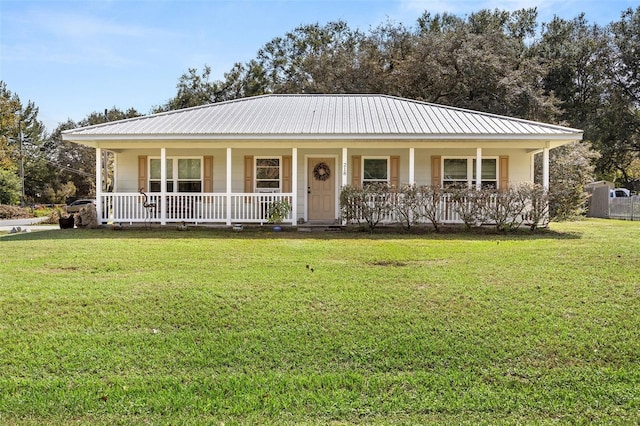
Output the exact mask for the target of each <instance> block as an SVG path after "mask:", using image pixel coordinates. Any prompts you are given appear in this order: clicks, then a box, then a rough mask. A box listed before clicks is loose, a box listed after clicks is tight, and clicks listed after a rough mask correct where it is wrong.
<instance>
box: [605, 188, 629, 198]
mask: <svg viewBox="0 0 640 426" xmlns="http://www.w3.org/2000/svg"><path fill="white" fill-rule="evenodd" d="M625 197H631V191H629V190H628V189H625V188H614V189H610V190H609V198H625Z"/></svg>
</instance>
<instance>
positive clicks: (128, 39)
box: [0, 0, 638, 132]
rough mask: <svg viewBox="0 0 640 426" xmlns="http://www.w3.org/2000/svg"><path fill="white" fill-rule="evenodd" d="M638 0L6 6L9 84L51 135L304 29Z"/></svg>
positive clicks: (615, 12)
mask: <svg viewBox="0 0 640 426" xmlns="http://www.w3.org/2000/svg"><path fill="white" fill-rule="evenodd" d="M637 6H638V1H637V0H635V1H631V0H608V1H605V0H562V1H556V0H538V1H535V0H502V1H497V0H474V1H472V0H463V1H446V0H433V1H431V0H387V1H383V0H340V1H334V0H310V1H304V0H246V1H243V0H237V1H234V0H210V1H206V0H182V1H180V0H137V1H125V0H102V1H53V0H52V1H48V0H0V79H1V80H4V81H5V82H6V83H7V86H8V88H9V90H11V91H12V92H13V93H17V94H18V95H19V96H20V98H21V99H22V101H23V102H26V101H28V100H32V101H34V102H35V104H36V105H37V106H38V107H39V108H40V114H39V117H40V119H41V120H42V121H43V122H44V123H45V125H46V127H47V130H48V131H49V132H51V131H53V130H54V129H55V127H56V126H57V125H58V124H59V123H60V122H64V121H66V120H67V118H71V119H73V120H76V121H78V120H80V119H82V118H84V117H85V116H87V115H88V114H90V113H91V112H93V111H103V110H104V109H105V108H111V107H114V106H115V107H118V108H120V109H123V110H124V109H127V108H130V107H133V108H136V109H137V110H138V111H139V112H141V113H147V112H149V110H150V109H151V108H152V107H153V106H154V105H160V104H162V103H164V102H165V101H167V100H168V99H169V98H171V97H172V96H174V95H175V94H176V83H177V81H178V78H179V77H180V76H181V75H182V74H183V73H184V72H185V71H186V70H187V69H188V68H190V67H191V68H194V67H195V68H198V69H202V67H203V66H204V65H205V64H208V65H209V66H211V68H212V71H213V78H214V79H215V80H218V79H222V78H223V73H224V72H226V71H228V70H229V69H230V68H231V66H232V65H233V64H234V63H236V62H246V61H248V60H250V59H253V58H254V57H255V56H256V53H257V51H258V49H260V47H262V46H263V45H264V44H265V43H267V42H268V41H270V40H271V39H273V38H274V37H277V36H281V35H283V34H284V33H285V32H287V31H289V30H292V29H294V28H295V27H297V26H298V25H301V24H310V23H320V24H325V23H327V22H330V21H336V20H339V19H341V20H344V21H346V22H347V23H348V24H349V26H350V27H351V28H359V29H361V30H363V31H367V30H368V29H369V28H370V27H375V26H377V25H378V24H381V23H384V22H386V21H387V20H391V21H394V22H400V23H403V24H404V25H405V26H408V27H411V26H414V24H415V22H416V20H417V18H418V17H419V16H420V15H422V13H423V12H424V11H425V10H427V11H429V12H431V13H432V14H434V13H442V12H449V13H453V14H456V15H460V16H464V15H467V14H469V13H470V12H474V11H478V10H480V9H486V8H488V9H495V8H498V9H500V10H517V9H521V8H528V7H537V8H538V16H539V19H538V22H548V21H549V20H550V19H551V18H552V17H553V16H554V15H557V16H560V17H562V18H567V19H571V18H574V17H576V16H578V15H579V14H580V13H581V12H584V13H585V14H586V18H587V20H588V21H589V22H591V23H599V24H602V25H606V24H608V23H609V22H611V21H614V20H618V19H619V18H620V13H621V12H622V11H623V10H624V9H626V8H628V7H633V8H635V7H637Z"/></svg>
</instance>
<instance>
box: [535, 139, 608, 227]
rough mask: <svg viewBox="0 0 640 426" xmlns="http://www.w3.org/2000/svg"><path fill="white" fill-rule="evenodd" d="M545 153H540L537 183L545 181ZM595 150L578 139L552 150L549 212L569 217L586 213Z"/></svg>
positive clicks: (565, 217)
mask: <svg viewBox="0 0 640 426" xmlns="http://www.w3.org/2000/svg"><path fill="white" fill-rule="evenodd" d="M541 157H542V155H536V158H535V162H536V164H535V169H536V182H538V183H541V181H542V158H541ZM597 157H598V154H597V153H596V152H595V151H592V150H591V149H590V148H589V146H588V145H587V144H585V143H583V142H574V143H572V144H569V145H563V146H560V147H558V148H554V149H552V150H550V151H549V214H550V215H551V217H552V218H555V219H557V220H567V219H571V218H574V217H576V216H578V215H580V214H582V208H583V206H584V202H585V201H586V193H585V192H584V186H585V185H586V184H588V183H589V182H592V181H593V178H594V160H595V159H596V158H597Z"/></svg>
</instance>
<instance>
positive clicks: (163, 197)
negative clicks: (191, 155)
mask: <svg viewBox="0 0 640 426" xmlns="http://www.w3.org/2000/svg"><path fill="white" fill-rule="evenodd" d="M166 224H167V148H160V225H166Z"/></svg>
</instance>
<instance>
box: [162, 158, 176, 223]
mask: <svg viewBox="0 0 640 426" xmlns="http://www.w3.org/2000/svg"><path fill="white" fill-rule="evenodd" d="M176 172H177V171H176ZM166 224H167V148H160V225H166Z"/></svg>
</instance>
